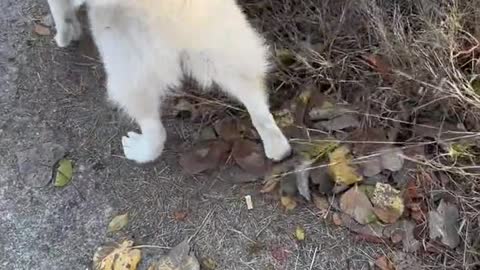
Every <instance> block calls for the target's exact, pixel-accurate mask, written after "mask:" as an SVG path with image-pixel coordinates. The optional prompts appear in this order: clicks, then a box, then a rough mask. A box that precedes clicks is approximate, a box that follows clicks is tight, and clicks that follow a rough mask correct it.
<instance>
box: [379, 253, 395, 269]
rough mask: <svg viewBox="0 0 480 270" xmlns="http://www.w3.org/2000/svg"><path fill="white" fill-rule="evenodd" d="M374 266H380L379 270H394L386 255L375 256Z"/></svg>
mask: <svg viewBox="0 0 480 270" xmlns="http://www.w3.org/2000/svg"><path fill="white" fill-rule="evenodd" d="M375 266H376V267H378V268H380V270H395V267H394V266H393V264H392V262H391V261H390V260H389V259H388V258H387V257H386V256H381V257H379V258H377V259H376V260H375Z"/></svg>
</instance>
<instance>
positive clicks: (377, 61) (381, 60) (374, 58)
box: [366, 54, 392, 80]
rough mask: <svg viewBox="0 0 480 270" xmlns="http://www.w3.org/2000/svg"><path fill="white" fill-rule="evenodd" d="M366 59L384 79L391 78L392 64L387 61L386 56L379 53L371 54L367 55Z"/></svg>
mask: <svg viewBox="0 0 480 270" xmlns="http://www.w3.org/2000/svg"><path fill="white" fill-rule="evenodd" d="M366 61H367V62H368V64H369V65H370V66H371V67H372V68H373V69H374V70H375V71H376V72H378V73H379V74H380V76H382V78H383V79H384V80H390V79H391V75H392V66H390V64H389V63H388V62H387V61H386V59H385V57H383V56H381V55H378V54H371V55H369V56H367V57H366Z"/></svg>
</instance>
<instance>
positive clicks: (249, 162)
mask: <svg viewBox="0 0 480 270" xmlns="http://www.w3.org/2000/svg"><path fill="white" fill-rule="evenodd" d="M232 157H233V159H234V160H235V162H236V163H237V164H238V166H240V168H242V169H243V170H245V171H247V172H249V173H251V174H254V175H257V176H264V175H265V174H266V173H267V172H268V170H269V169H270V166H271V163H270V161H269V160H268V159H267V158H266V157H265V154H264V151H263V149H262V146H261V145H259V144H257V143H255V142H253V141H250V140H245V139H240V140H237V141H235V142H234V144H233V148H232Z"/></svg>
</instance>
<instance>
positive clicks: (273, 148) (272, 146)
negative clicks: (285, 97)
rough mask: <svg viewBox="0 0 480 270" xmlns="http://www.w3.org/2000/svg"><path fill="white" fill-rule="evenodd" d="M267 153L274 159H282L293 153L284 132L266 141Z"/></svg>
mask: <svg viewBox="0 0 480 270" xmlns="http://www.w3.org/2000/svg"><path fill="white" fill-rule="evenodd" d="M263 147H264V148H265V155H266V156H267V157H268V158H269V159H272V160H274V161H281V160H283V159H285V158H286V157H288V156H290V154H291V153H292V147H291V146H290V144H289V143H288V140H287V138H285V136H283V134H282V133H280V134H278V135H276V136H273V137H271V138H270V139H269V140H268V141H266V142H264V146H263Z"/></svg>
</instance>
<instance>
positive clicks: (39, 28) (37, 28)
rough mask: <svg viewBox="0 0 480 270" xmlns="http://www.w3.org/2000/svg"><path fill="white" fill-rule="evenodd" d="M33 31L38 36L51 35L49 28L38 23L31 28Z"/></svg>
mask: <svg viewBox="0 0 480 270" xmlns="http://www.w3.org/2000/svg"><path fill="white" fill-rule="evenodd" d="M33 31H34V32H35V33H36V34H37V35H39V36H49V35H50V34H51V31H50V28H48V27H46V26H44V25H41V24H38V23H36V24H35V25H34V26H33Z"/></svg>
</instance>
